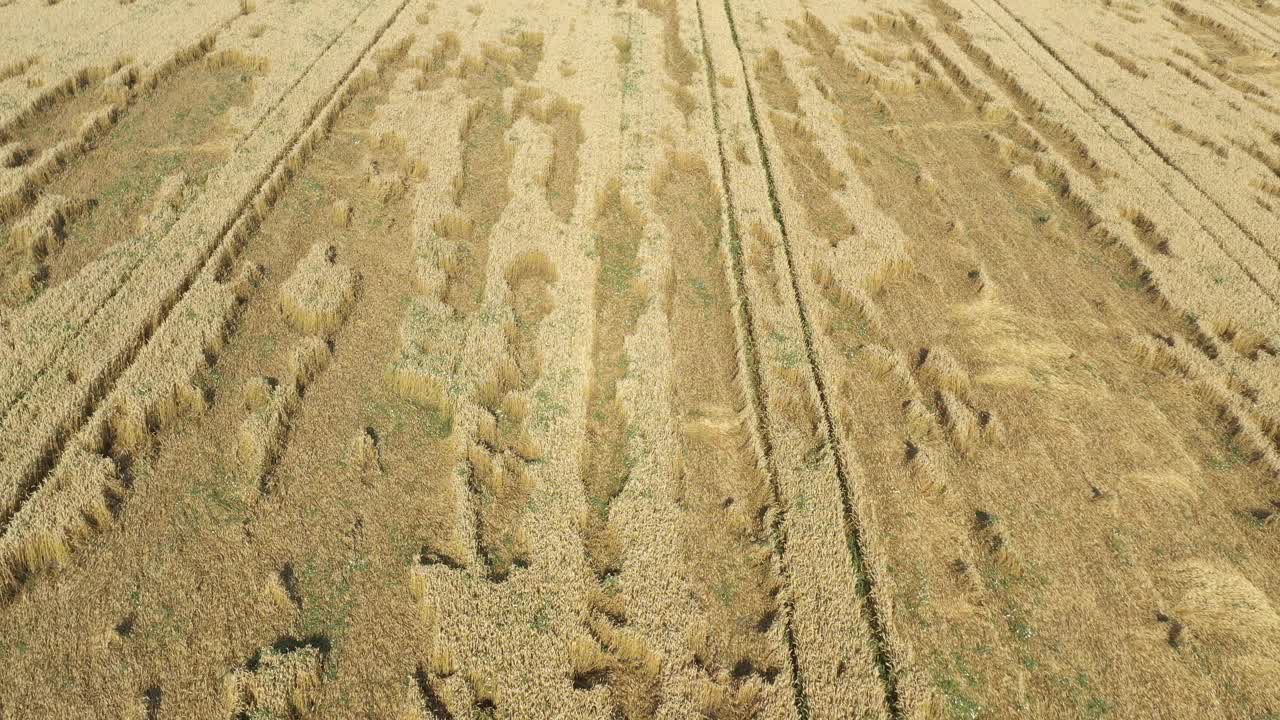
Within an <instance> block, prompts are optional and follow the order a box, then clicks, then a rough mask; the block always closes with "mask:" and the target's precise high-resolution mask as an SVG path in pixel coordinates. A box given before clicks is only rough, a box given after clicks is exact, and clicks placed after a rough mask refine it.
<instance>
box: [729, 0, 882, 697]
mask: <svg viewBox="0 0 1280 720" xmlns="http://www.w3.org/2000/svg"><path fill="white" fill-rule="evenodd" d="M724 10H725V15H726V16H727V18H728V21H729V31H730V35H731V37H732V38H733V44H734V46H735V48H736V49H737V51H738V59H739V61H740V62H741V64H742V73H743V76H744V78H746V87H745V90H746V97H747V110H748V113H749V115H750V118H751V126H752V130H753V131H754V133H755V136H756V145H757V148H758V150H759V153H760V157H761V162H762V165H763V166H764V174H765V179H766V183H767V186H768V192H769V202H770V205H771V206H772V209H773V215H774V220H775V221H776V222H777V224H778V229H779V231H780V233H781V235H782V248H783V254H784V256H785V257H786V261H787V271H788V275H789V279H790V283H791V290H792V293H793V294H794V296H795V303H796V308H797V311H798V313H799V315H800V325H801V329H802V331H803V336H804V346H805V355H806V357H807V359H808V364H809V368H810V372H811V373H812V376H813V380H814V384H815V385H816V386H817V393H818V400H819V404H820V405H821V406H822V419H823V424H824V425H825V428H826V436H827V440H828V442H829V443H830V444H831V448H832V450H833V453H832V454H833V456H834V459H835V469H836V476H837V478H838V480H839V483H840V490H841V498H840V499H841V503H842V505H843V515H844V522H845V526H846V527H845V530H846V535H847V536H848V537H850V538H851V542H850V547H849V551H850V555H851V556H852V557H851V559H852V562H853V566H854V570H855V573H856V577H857V579H858V582H859V584H860V585H861V586H863V588H864V589H865V592H863V593H861V594H862V596H863V598H864V599H865V608H866V614H867V616H868V617H867V620H868V621H869V624H870V626H871V630H872V634H871V642H872V645H873V647H872V651H873V653H874V656H875V662H876V665H877V666H878V667H879V668H881V669H882V672H881V673H880V675H881V680H882V681H883V683H884V686H885V687H884V691H885V702H886V704H887V705H888V708H889V712H890V715H891V716H892V717H895V718H896V717H901V715H902V713H901V709H900V705H899V697H898V690H897V683H896V681H895V677H894V671H893V667H892V665H891V664H890V662H889V654H888V649H887V645H888V642H887V639H886V637H887V633H886V630H885V623H884V621H883V619H882V617H881V614H880V611H879V609H878V607H877V601H876V596H875V592H874V584H873V580H872V578H871V576H870V575H869V574H868V573H867V571H866V568H865V567H864V566H863V563H862V558H863V557H865V556H866V546H865V539H864V535H863V530H862V527H861V523H860V519H859V518H858V516H857V513H856V511H855V507H854V503H853V502H852V499H851V498H852V495H851V492H852V488H851V487H850V483H849V478H848V473H847V472H846V469H845V460H844V455H843V453H842V451H841V449H840V442H839V438H838V436H837V433H836V431H835V427H834V422H833V419H832V411H831V403H830V401H829V399H828V390H827V387H826V382H825V378H824V376H823V373H822V369H821V367H820V365H819V363H818V357H817V352H816V350H815V349H814V344H813V328H812V325H811V323H810V319H809V314H808V312H807V311H806V309H805V304H804V298H803V295H802V293H801V289H800V281H799V277H798V275H797V271H796V267H795V260H794V256H793V253H792V248H791V240H790V236H789V235H788V232H787V224H786V219H785V216H784V213H783V211H782V203H781V201H780V200H779V197H778V191H777V184H776V180H775V178H774V174H773V170H772V166H771V163H770V160H769V153H768V150H767V148H766V146H765V141H764V135H763V131H762V130H761V127H760V120H759V114H758V112H757V108H756V103H755V96H754V92H753V91H752V83H751V80H750V77H751V75H750V72H749V70H748V66H747V60H746V55H745V54H744V52H743V49H742V42H741V39H740V38H739V35H738V31H737V25H736V22H735V20H734V15H733V5H732V2H731V0H724Z"/></svg>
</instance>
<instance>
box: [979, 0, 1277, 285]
mask: <svg viewBox="0 0 1280 720" xmlns="http://www.w3.org/2000/svg"><path fill="white" fill-rule="evenodd" d="M992 1H993V2H994V3H995V4H996V5H998V6H999V7H1000V9H1001V10H1002V11H1003V12H1004V14H1005V15H1007V16H1008V17H1009V18H1010V19H1012V20H1013V21H1014V22H1015V23H1017V24H1018V26H1019V27H1021V28H1022V30H1023V32H1025V33H1027V34H1028V35H1029V36H1031V39H1032V40H1034V41H1035V43H1036V44H1037V45H1039V46H1040V47H1041V48H1042V49H1043V50H1044V51H1045V52H1046V53H1048V54H1049V56H1050V57H1052V58H1053V59H1054V61H1055V62H1057V63H1058V64H1059V65H1061V66H1062V67H1063V68H1064V69H1065V70H1066V71H1067V72H1068V73H1070V74H1071V76H1072V77H1073V78H1075V80H1076V82H1078V83H1080V85H1081V86H1083V87H1084V88H1085V89H1087V90H1088V91H1089V92H1090V94H1092V95H1093V97H1094V98H1095V99H1097V101H1098V102H1099V103H1101V104H1102V106H1103V107H1105V108H1107V110H1108V111H1110V112H1111V114H1112V115H1114V116H1115V117H1116V118H1117V119H1119V120H1120V122H1122V123H1124V125H1125V127H1127V128H1129V130H1130V132H1132V133H1133V134H1134V135H1135V136H1137V137H1138V139H1140V140H1141V141H1142V142H1143V144H1145V145H1146V146H1147V147H1148V148H1149V149H1150V150H1151V152H1153V153H1154V154H1155V155H1156V157H1158V158H1160V160H1161V161H1163V162H1164V163H1165V164H1166V165H1168V166H1169V167H1171V168H1173V170H1174V171H1176V172H1177V173H1178V174H1179V175H1180V176H1182V178H1183V179H1184V180H1186V181H1187V183H1188V184H1190V185H1191V186H1192V187H1193V188H1195V189H1196V191H1197V192H1199V193H1200V195H1201V196H1203V197H1204V198H1205V199H1207V200H1208V201H1209V202H1210V203H1212V204H1213V206H1214V207H1215V208H1217V210H1218V212H1219V213H1221V214H1222V216H1223V217H1225V218H1226V219H1227V220H1228V221H1229V222H1230V223H1231V224H1232V225H1234V226H1235V228H1236V229H1237V230H1239V231H1240V233H1241V234H1242V235H1244V236H1245V237H1247V238H1249V240H1250V241H1252V242H1253V243H1254V244H1255V245H1257V246H1258V248H1259V249H1261V250H1262V252H1263V253H1264V254H1265V255H1266V256H1267V258H1268V259H1269V260H1271V262H1273V263H1275V264H1276V267H1277V268H1280V258H1277V257H1276V255H1275V253H1274V252H1272V250H1271V249H1270V248H1268V247H1267V245H1266V244H1265V243H1263V242H1262V240H1261V239H1260V238H1258V236H1256V235H1255V234H1253V233H1252V232H1250V231H1249V230H1248V228H1246V227H1245V226H1244V225H1243V224H1242V223H1241V222H1240V221H1239V220H1237V219H1236V218H1235V216H1233V215H1232V214H1231V213H1229V212H1228V211H1227V209H1226V208H1225V207H1223V205H1222V203H1221V202H1219V201H1218V199H1217V198H1215V197H1213V196H1212V195H1211V194H1209V193H1208V192H1207V191H1206V190H1205V189H1204V188H1203V187H1201V186H1200V184H1199V183H1198V182H1196V180H1195V179H1193V178H1192V177H1191V176H1190V175H1189V174H1188V173H1187V171H1186V170H1184V169H1183V168H1182V166H1180V165H1179V164H1178V163H1176V162H1174V160H1173V158H1171V157H1170V156H1169V154H1168V153H1167V152H1165V151H1164V150H1162V149H1161V148H1160V147H1159V146H1158V145H1157V144H1156V143H1155V142H1154V141H1153V140H1152V139H1151V138H1150V136H1148V135H1147V134H1146V133H1144V132H1143V131H1142V130H1141V129H1139V128H1138V126H1137V125H1136V124H1134V122H1133V120H1131V119H1130V118H1129V116H1128V115H1126V114H1125V113H1124V112H1122V111H1121V110H1120V109H1119V108H1117V107H1116V106H1115V105H1113V104H1112V103H1111V101H1110V100H1108V99H1107V98H1106V97H1105V96H1104V95H1103V94H1102V92H1101V91H1099V90H1098V89H1097V88H1096V87H1095V86H1094V85H1093V84H1092V83H1090V82H1089V81H1088V80H1087V79H1085V77H1084V76H1083V75H1081V74H1080V72H1079V71H1078V70H1077V69H1076V68H1075V67H1073V66H1072V65H1071V64H1070V63H1068V62H1066V61H1065V60H1064V59H1063V58H1062V56H1061V55H1059V54H1058V52H1057V51H1055V50H1054V49H1053V48H1052V47H1051V46H1050V45H1049V44H1048V43H1047V42H1045V40H1044V39H1043V38H1042V37H1040V34H1039V33H1037V32H1036V31H1034V30H1032V29H1031V28H1030V27H1029V26H1028V25H1027V24H1026V22H1024V21H1023V20H1022V18H1020V17H1018V16H1017V15H1015V14H1014V13H1013V12H1012V11H1010V10H1009V8H1008V7H1006V6H1005V4H1004V3H1003V2H1001V0H992ZM975 5H976V6H977V7H979V8H981V9H982V11H983V12H984V13H985V14H986V15H987V16H988V17H989V18H990V19H991V21H992V22H994V23H996V24H997V25H999V21H998V20H997V19H996V18H995V17H994V16H993V15H992V14H991V11H990V10H989V9H988V8H987V7H985V6H984V5H983V3H981V2H975ZM1007 32H1008V30H1006V33H1007ZM1010 36H1011V37H1012V34H1010ZM1015 42H1016V40H1015ZM1032 59H1033V60H1034V58H1032ZM1036 63H1037V64H1039V61H1036ZM1063 92H1066V89H1065V88H1063ZM1067 95H1068V96H1070V93H1067ZM1126 152H1127V150H1126ZM1205 230H1206V231H1208V232H1209V233H1210V234H1211V235H1214V236H1215V237H1216V234H1215V233H1213V232H1212V231H1211V230H1210V229H1209V228H1205ZM1237 263H1239V264H1240V268H1241V270H1243V271H1244V272H1245V274H1247V275H1248V276H1249V279H1250V280H1252V281H1253V282H1254V283H1255V284H1257V285H1258V287H1259V288H1260V289H1261V290H1262V291H1263V292H1264V293H1266V294H1267V296H1268V297H1269V298H1271V300H1272V301H1273V302H1274V301H1277V298H1276V296H1275V294H1274V293H1273V291H1272V290H1271V289H1270V288H1267V287H1266V286H1265V285H1263V284H1261V283H1260V282H1259V281H1258V279H1257V277H1256V276H1255V275H1254V274H1253V273H1252V272H1251V271H1250V270H1249V269H1248V268H1247V267H1246V266H1245V265H1244V264H1243V263H1240V261H1239V260H1237Z"/></svg>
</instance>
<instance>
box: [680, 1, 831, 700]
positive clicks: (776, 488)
mask: <svg viewBox="0 0 1280 720" xmlns="http://www.w3.org/2000/svg"><path fill="white" fill-rule="evenodd" d="M694 4H695V6H696V8H697V11H698V31H699V37H700V39H701V42H702V56H703V58H705V60H706V65H705V68H706V79H707V88H708V91H709V92H710V94H711V121H712V125H713V127H714V128H715V131H716V153H717V155H718V156H719V160H720V180H721V188H722V192H723V193H724V198H725V203H726V205H727V212H726V216H727V218H728V230H729V247H728V250H729V258H730V260H731V262H732V264H733V267H732V270H733V279H734V283H733V288H732V293H733V295H734V299H735V300H736V302H735V305H737V310H738V312H737V316H738V322H737V325H738V330H739V332H740V333H741V337H742V339H743V342H742V343H741V344H742V357H743V360H744V361H745V362H744V364H745V365H746V367H747V382H748V385H749V392H750V394H751V403H752V409H753V411H754V412H753V414H754V415H755V420H756V434H757V436H758V437H759V439H760V443H761V445H762V447H763V450H764V458H765V471H766V473H767V474H768V475H769V488H770V490H771V492H772V494H773V500H774V503H775V505H776V507H777V512H776V513H775V514H774V516H773V522H772V528H771V529H772V533H771V535H772V537H773V544H774V554H775V555H777V557H778V564H779V566H780V567H781V575H782V576H783V577H784V578H786V580H787V582H790V578H791V572H790V563H789V562H788V558H787V540H786V535H785V534H784V533H783V532H782V530H783V528H784V526H785V517H786V509H785V505H784V503H783V494H782V488H781V486H780V484H779V482H778V467H777V462H776V460H775V458H774V454H773V443H772V441H771V439H770V432H769V418H768V414H767V412H766V409H765V406H764V402H763V401H762V398H761V390H760V387H761V379H760V358H759V354H758V344H757V342H756V338H755V330H754V328H755V324H754V322H753V320H752V313H751V300H750V298H749V297H748V296H747V291H746V288H745V287H744V285H743V277H744V275H745V274H746V271H745V269H744V267H743V262H742V237H741V235H740V234H739V231H738V218H737V211H736V209H735V203H734V197H733V185H732V183H731V182H730V180H729V178H730V174H729V162H728V159H727V158H726V156H725V152H724V128H723V126H722V124H721V120H720V104H719V93H718V91H717V89H716V68H715V60H714V58H713V56H712V53H711V49H710V47H709V46H708V43H707V30H706V23H705V21H704V19H703V14H702V0H695V3H694ZM726 5H727V3H726ZM784 608H785V612H786V620H785V630H784V633H785V635H786V641H787V654H788V656H789V658H790V662H791V673H792V690H793V693H794V699H795V705H796V712H797V713H799V715H800V717H801V718H808V717H809V701H808V697H807V696H806V694H805V688H804V674H803V673H802V672H801V670H800V662H799V659H798V653H797V652H796V633H795V620H794V616H795V605H794V602H793V601H792V600H790V599H788V600H787V601H786V602H785V603H784Z"/></svg>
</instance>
